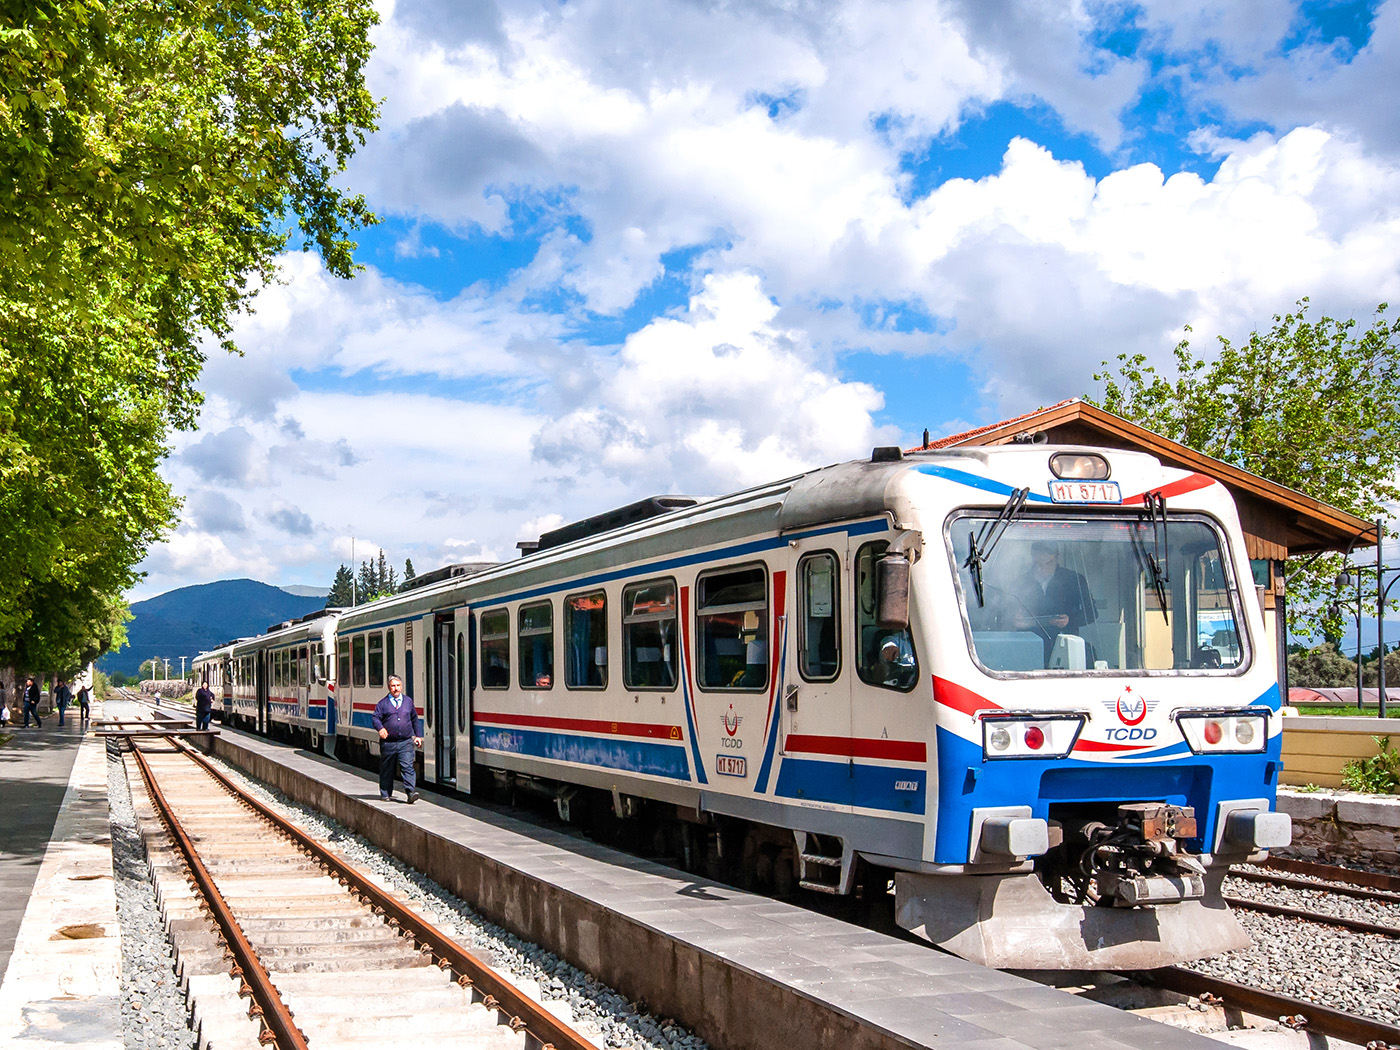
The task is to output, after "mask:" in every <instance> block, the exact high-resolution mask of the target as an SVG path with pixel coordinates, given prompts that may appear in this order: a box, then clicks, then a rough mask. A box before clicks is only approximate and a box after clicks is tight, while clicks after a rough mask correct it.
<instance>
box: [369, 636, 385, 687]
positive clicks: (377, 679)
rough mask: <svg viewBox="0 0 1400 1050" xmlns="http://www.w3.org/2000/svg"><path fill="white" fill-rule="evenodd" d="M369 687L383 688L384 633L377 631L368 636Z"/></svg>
mask: <svg viewBox="0 0 1400 1050" xmlns="http://www.w3.org/2000/svg"><path fill="white" fill-rule="evenodd" d="M369 687H370V688H371V689H383V688H384V635H383V634H381V633H380V632H378V631H375V632H374V633H373V634H372V635H370V636H369Z"/></svg>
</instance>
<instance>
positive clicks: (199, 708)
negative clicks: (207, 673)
mask: <svg viewBox="0 0 1400 1050" xmlns="http://www.w3.org/2000/svg"><path fill="white" fill-rule="evenodd" d="M213 717H214V690H212V689H210V688H209V680H208V679H207V678H206V679H205V680H204V681H203V682H201V683H200V684H199V688H198V689H196V690H195V694H194V727H195V728H196V729H208V728H209V720H210V719H211V718H213Z"/></svg>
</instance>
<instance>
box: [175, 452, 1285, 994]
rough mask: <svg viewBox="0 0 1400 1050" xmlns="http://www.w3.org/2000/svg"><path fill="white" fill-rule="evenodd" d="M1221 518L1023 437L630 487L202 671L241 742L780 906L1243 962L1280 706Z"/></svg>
mask: <svg viewBox="0 0 1400 1050" xmlns="http://www.w3.org/2000/svg"><path fill="white" fill-rule="evenodd" d="M1251 582H1252V577H1251V574H1250V567H1249V561H1248V558H1247V555H1246V552H1245V545H1244V539H1243V536H1242V534H1241V531H1240V526H1239V522H1238V519H1237V516H1236V512H1235V508H1234V505H1233V502H1232V500H1231V498H1230V496H1229V494H1228V493H1227V491H1226V490H1225V488H1224V487H1223V486H1222V485H1220V484H1218V483H1217V482H1215V481H1213V480H1212V479H1210V478H1208V477H1205V476H1204V475H1201V474H1194V473H1190V472H1187V471H1182V470H1178V469H1175V468H1171V467H1164V466H1162V465H1161V464H1160V463H1159V462H1158V461H1157V460H1156V459H1154V458H1152V457H1150V456H1147V455H1144V454H1141V453H1133V452H1124V451H1114V450H1105V449H1093V448H1078V447H1056V446H1045V445H1018V446H1007V447H997V448H977V449H966V450H953V451H943V452H931V453H924V452H920V453H913V454H902V453H900V451H899V450H898V449H877V450H876V451H875V453H874V455H873V456H872V457H871V459H870V460H869V461H858V462H852V463H844V464H838V465H835V466H830V467H825V468H823V469H820V470H814V471H811V472H810V473H806V474H802V475H799V476H797V477H793V478H789V479H787V480H784V481H780V482H776V483H774V484H770V485H763V486H759V487H757V488H753V489H749V490H746V491H743V492H739V493H736V494H734V495H731V496H725V497H721V498H715V499H698V500H697V499H684V498H679V497H671V498H662V499H658V500H652V501H644V502H643V503H641V504H634V505H632V506H631V507H626V508H621V509H620V510H618V511H614V512H610V513H608V514H603V515H599V516H598V517H596V518H592V519H588V520H586V521H583V522H578V523H575V524H573V525H570V526H566V527H564V528H562V529H559V530H556V531H555V532H553V533H547V534H546V535H544V536H543V537H541V539H540V543H539V548H538V550H536V551H533V552H531V553H529V554H527V555H526V556H525V557H522V558H520V559H518V560H516V561H513V562H509V563H503V564H488V565H470V566H454V567H449V568H448V569H445V570H439V571H438V572H437V573H432V574H429V575H428V576H427V577H420V578H419V579H418V580H415V581H414V584H415V586H414V587H413V588H412V589H409V590H407V591H405V592H403V593H400V594H398V595H395V596H393V597H391V598H385V599H381V600H379V601H376V602H373V603H370V604H367V605H363V606H360V607H357V608H354V609H349V610H331V611H328V612H326V613H324V614H318V615H317V616H314V617H310V618H308V619H307V620H306V621H304V622H298V623H290V624H283V625H279V626H278V627H277V629H275V630H272V631H270V632H269V633H268V634H266V635H264V636H261V637H258V638H252V639H244V640H241V641H239V642H236V643H233V644H232V645H229V646H225V647H223V648H221V649H218V650H215V651H213V652H210V653H206V654H204V655H203V656H201V658H200V663H202V664H204V665H206V666H207V667H208V669H209V671H210V672H211V680H212V679H217V680H218V682H219V683H220V688H221V689H222V695H223V697H224V698H225V715H226V718H228V719H229V720H230V721H232V722H233V723H235V724H239V725H243V726H246V727H249V728H253V729H258V730H262V731H264V732H267V733H270V734H273V735H278V736H284V737H288V738H291V739H295V740H298V741H300V742H302V743H305V744H308V745H311V746H319V747H322V748H324V749H325V750H327V751H331V750H332V749H333V750H334V751H335V752H336V753H338V754H339V755H340V756H341V757H342V758H356V757H359V758H364V759H367V758H369V757H370V756H372V755H373V754H374V753H375V752H376V751H377V739H376V738H375V737H374V734H373V733H372V732H371V730H370V726H369V716H370V712H371V711H372V709H373V706H374V703H375V701H376V700H377V699H378V698H379V697H380V696H382V695H383V694H384V692H385V682H386V680H387V677H388V676H389V675H391V674H398V675H400V676H401V677H403V678H404V679H405V680H406V682H407V683H408V688H409V691H410V693H411V695H412V696H413V697H414V698H415V700H416V702H417V704H418V706H419V708H420V710H421V711H422V713H423V714H424V716H425V718H426V726H427V738H426V740H425V746H424V751H423V754H422V756H421V759H422V765H423V774H424V779H425V781H426V782H427V783H429V784H437V785H442V786H446V787H450V788H455V789H456V790H459V791H463V792H472V791H476V792H480V791H482V790H483V788H487V789H492V790H499V789H507V790H509V791H510V792H511V793H512V794H518V793H521V792H527V793H530V794H533V795H535V796H539V797H545V798H548V799H551V800H552V801H553V803H554V805H555V806H556V807H557V810H558V813H559V815H560V816H561V817H562V818H563V819H566V820H577V821H585V820H586V821H588V822H589V823H590V824H591V825H592V826H594V827H595V828H599V829H601V830H605V831H609V832H612V833H617V832H622V833H624V834H626V833H629V832H631V833H632V835H631V837H632V840H633V841H644V842H646V843H648V844H650V845H651V846H653V847H654V848H657V849H660V850H665V851H670V852H674V853H675V854H676V855H677V856H678V857H680V858H681V859H682V862H683V863H685V864H687V865H688V866H690V867H691V868H693V869H696V870H706V871H709V872H711V873H715V874H720V875H724V876H725V877H731V878H735V879H738V880H740V881H745V882H750V883H756V884H758V885H760V886H764V887H773V888H776V889H777V890H778V891H780V892H782V891H785V890H787V889H789V888H790V887H791V885H792V884H793V883H794V882H795V883H797V884H800V885H801V886H803V887H805V888H807V889H809V890H812V891H817V892H823V893H830V894H851V893H855V892H859V893H863V894H874V895H876V896H878V897H881V898H883V897H884V895H885V894H886V892H887V891H888V888H889V886H890V884H891V881H892V883H893V887H894V895H895V908H896V916H897V919H898V921H899V922H900V924H901V925H903V926H904V927H905V928H906V929H909V930H912V931H915V932H916V933H918V934H919V935H921V936H923V937H926V938H927V939H929V940H931V941H933V942H935V943H937V944H939V945H942V946H945V947H947V948H948V949H950V950H952V951H954V952H956V953H958V954H960V955H963V956H965V957H968V958H971V959H975V960H978V961H981V962H985V963H988V964H990V965H995V966H1002V967H1014V968H1020V969H1040V968H1084V969H1089V968H1100V969H1127V968H1143V967H1150V966H1157V965H1163V964H1166V963H1171V962H1179V961H1183V960H1188V959H1193V958H1200V957H1203V956H1208V955H1213V954H1217V953H1219V952H1221V951H1225V950H1228V949H1231V948H1235V947H1241V946H1243V945H1245V944H1247V943H1248V941H1247V938H1246V936H1245V934H1244V933H1243V931H1242V930H1241V928H1240V927H1239V925H1238V924H1237V923H1236V921H1235V920H1234V918H1233V917H1232V916H1231V914H1230V912H1229V909H1228V908H1227V907H1226V906H1225V904H1224V902H1223V901H1222V899H1221V893H1220V883H1221V880H1222V878H1223V877H1224V873H1225V870H1226V865H1227V864H1228V863H1230V862H1236V861H1241V860H1243V859H1245V858H1246V857H1250V856H1254V857H1255V858H1256V859H1258V857H1259V855H1260V854H1261V853H1262V851H1264V850H1266V849H1270V848H1278V847H1281V846H1285V845H1287V844H1288V842H1289V840H1290V836H1291V829H1290V826H1289V822H1288V818H1287V817H1286V816H1285V815H1282V814H1278V813H1275V812H1273V800H1274V796H1275V788H1276V784H1277V779H1278V773H1279V769H1280V763H1279V741H1280V725H1279V717H1278V714H1279V705H1280V697H1279V689H1278V683H1277V678H1276V673H1275V664H1274V661H1273V658H1272V656H1271V653H1270V651H1269V645H1268V642H1267V639H1266V636H1265V634H1264V627H1263V621H1262V615H1261V610H1260V606H1259V602H1258V600H1257V598H1256V597H1255V594H1254V592H1253V589H1252V586H1251Z"/></svg>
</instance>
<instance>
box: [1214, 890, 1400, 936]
mask: <svg viewBox="0 0 1400 1050" xmlns="http://www.w3.org/2000/svg"><path fill="white" fill-rule="evenodd" d="M1223 896H1224V900H1225V903H1226V904H1228V905H1230V907H1232V908H1241V909H1243V910H1245V911H1257V912H1259V913H1260V914H1262V915H1280V916H1283V917H1284V918H1288V919H1302V920H1303V921H1304V922H1311V923H1316V924H1318V925H1319V926H1340V927H1341V928H1342V929H1344V930H1351V931H1352V932H1353V933H1374V934H1377V935H1378V936H1381V937H1400V926H1387V925H1384V924H1383V923H1377V922H1367V921H1366V920H1365V919H1349V918H1347V917H1345V916H1343V915H1329V914H1327V913H1326V912H1318V911H1308V910H1307V909H1306V908H1290V907H1288V906H1287V905H1284V904H1266V903H1264V902H1263V901H1252V900H1247V899H1246V898H1244V897H1235V896H1233V895H1231V894H1228V893H1227V894H1224V895H1223Z"/></svg>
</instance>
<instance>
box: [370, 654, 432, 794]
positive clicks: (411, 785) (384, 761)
mask: <svg viewBox="0 0 1400 1050" xmlns="http://www.w3.org/2000/svg"><path fill="white" fill-rule="evenodd" d="M372 721H373V724H374V728H375V731H376V732H377V733H378V734H379V801H381V802H388V801H389V797H390V796H391V795H392V794H393V793H394V770H395V768H397V769H398V771H399V776H400V777H401V778H402V779H403V787H404V791H405V792H407V793H408V801H409V802H410V803H413V802H417V801H418V792H417V791H416V790H415V788H416V786H417V780H416V777H415V774H414V769H413V758H414V753H415V751H416V750H417V748H418V746H419V745H420V744H422V743H423V720H422V719H420V718H419V717H418V712H417V711H415V710H414V707H413V698H412V697H409V696H405V695H404V691H403V679H401V678H399V676H398V675H390V676H389V695H388V696H386V697H385V698H384V699H383V700H380V701H379V703H377V704H375V705H374V716H373V719H372Z"/></svg>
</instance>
